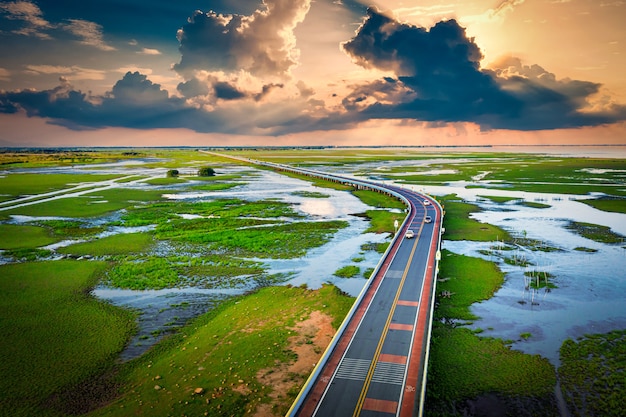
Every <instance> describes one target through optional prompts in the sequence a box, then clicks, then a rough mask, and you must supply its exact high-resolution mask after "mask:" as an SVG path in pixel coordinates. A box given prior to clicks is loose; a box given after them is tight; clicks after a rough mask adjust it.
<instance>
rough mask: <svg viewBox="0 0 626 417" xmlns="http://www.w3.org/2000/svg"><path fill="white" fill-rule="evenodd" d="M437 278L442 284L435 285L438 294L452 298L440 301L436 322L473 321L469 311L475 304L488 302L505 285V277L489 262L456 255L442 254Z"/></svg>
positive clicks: (445, 251) (444, 252)
mask: <svg viewBox="0 0 626 417" xmlns="http://www.w3.org/2000/svg"><path fill="white" fill-rule="evenodd" d="M441 255H442V256H441V259H442V261H441V264H440V272H439V276H440V277H442V279H443V282H438V283H437V291H438V292H442V291H447V292H449V293H451V294H453V295H452V296H451V297H449V298H445V300H444V299H443V298H439V305H438V307H437V309H436V310H435V318H438V319H441V318H454V319H460V320H468V321H471V320H474V319H475V318H476V317H475V316H474V315H473V314H472V313H471V312H470V311H469V306H470V305H471V304H473V303H475V302H478V301H482V300H486V299H488V298H491V297H492V296H493V294H494V293H495V292H496V291H497V290H498V288H500V286H501V285H502V283H503V282H504V274H503V273H502V271H500V269H499V268H498V267H497V266H496V265H495V264H494V263H492V262H488V261H485V260H483V259H480V258H474V257H470V256H464V255H457V254H455V253H452V252H450V251H448V250H445V249H444V250H443V251H442V252H441Z"/></svg>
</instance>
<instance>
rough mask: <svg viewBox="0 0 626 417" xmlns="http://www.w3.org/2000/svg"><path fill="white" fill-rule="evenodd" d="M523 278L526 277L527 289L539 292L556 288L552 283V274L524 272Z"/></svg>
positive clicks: (553, 276)
mask: <svg viewBox="0 0 626 417" xmlns="http://www.w3.org/2000/svg"><path fill="white" fill-rule="evenodd" d="M524 276H525V277H527V281H526V282H527V284H528V287H529V288H532V289H535V290H539V289H541V288H549V289H554V288H558V287H557V286H556V284H554V283H553V282H552V279H553V278H555V275H554V274H551V273H549V272H546V271H536V270H535V271H525V272H524Z"/></svg>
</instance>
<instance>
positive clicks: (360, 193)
mask: <svg viewBox="0 0 626 417" xmlns="http://www.w3.org/2000/svg"><path fill="white" fill-rule="evenodd" d="M352 194H354V195H355V196H357V197H358V198H359V200H361V201H362V202H363V203H365V204H367V205H368V206H372V207H377V208H393V209H402V210H404V209H406V205H405V204H404V203H403V202H402V201H400V200H398V199H397V198H396V197H391V196H389V195H387V194H382V193H378V192H376V191H369V190H355V191H352Z"/></svg>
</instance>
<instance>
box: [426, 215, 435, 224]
mask: <svg viewBox="0 0 626 417" xmlns="http://www.w3.org/2000/svg"><path fill="white" fill-rule="evenodd" d="M424 221H425V222H426V223H430V222H432V221H433V219H432V218H431V217H430V216H426V217H424Z"/></svg>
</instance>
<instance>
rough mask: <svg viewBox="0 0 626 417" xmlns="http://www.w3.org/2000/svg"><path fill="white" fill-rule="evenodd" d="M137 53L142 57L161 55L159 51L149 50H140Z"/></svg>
mask: <svg viewBox="0 0 626 417" xmlns="http://www.w3.org/2000/svg"><path fill="white" fill-rule="evenodd" d="M138 53H139V54H143V55H161V51H159V50H158V49H151V48H141V51H139V52H138Z"/></svg>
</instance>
